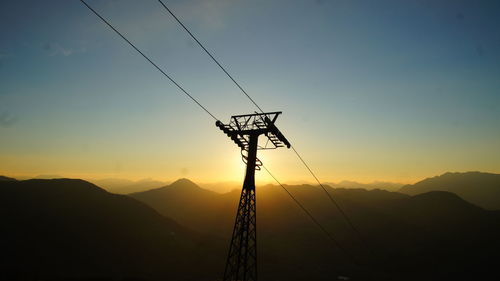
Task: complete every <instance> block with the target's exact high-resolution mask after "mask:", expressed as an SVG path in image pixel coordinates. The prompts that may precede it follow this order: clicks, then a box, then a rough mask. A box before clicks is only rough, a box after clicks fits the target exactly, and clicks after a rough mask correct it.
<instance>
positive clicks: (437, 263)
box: [0, 177, 500, 281]
mask: <svg viewBox="0 0 500 281" xmlns="http://www.w3.org/2000/svg"><path fill="white" fill-rule="evenodd" d="M458 178H460V177H458ZM285 188H287V190H288V191H290V192H291V193H292V194H293V195H294V196H295V198H297V199H298V200H299V201H300V202H302V204H303V205H304V207H305V208H307V210H308V211H309V212H310V213H311V214H313V215H314V217H315V218H316V219H317V221H318V222H320V223H321V224H322V226H323V227H324V228H325V230H326V231H328V232H329V233H330V235H333V237H334V239H335V240H336V241H337V243H339V244H340V245H341V246H342V248H343V249H344V250H345V252H344V251H342V250H341V249H339V248H338V247H337V246H336V245H335V243H333V241H332V240H331V239H329V238H328V237H327V236H326V235H325V234H324V233H323V232H322V231H321V230H320V229H319V228H318V227H317V226H316V225H314V224H313V223H311V221H310V219H309V218H308V217H307V216H306V215H305V214H304V213H303V212H302V211H301V210H300V209H299V208H297V206H296V204H295V203H294V202H293V201H292V200H291V199H290V198H289V197H288V195H287V193H286V192H284V191H283V190H282V188H281V187H280V186H274V185H265V186H258V187H257V198H258V199H257V232H258V267H259V280H264V281H266V280H293V281H295V280H297V281H298V280H335V279H337V278H338V276H346V277H348V278H349V280H410V281H413V280H415V281H416V280H465V279H469V280H470V279H473V280H498V279H499V278H500V275H499V274H498V273H496V272H495V270H494V269H495V268H496V267H497V266H498V265H500V257H499V256H498V254H497V253H498V252H499V250H500V241H499V240H498V239H497V237H498V236H499V235H500V212H499V211H489V210H485V209H483V208H481V207H478V206H476V205H474V204H471V203H469V202H467V201H465V200H463V199H462V198H461V197H459V196H457V195H456V194H454V193H450V192H447V191H431V192H425V193H421V194H418V195H408V194H403V193H398V192H389V191H385V190H380V189H374V190H365V189H346V188H332V187H329V186H327V187H326V188H327V191H328V192H329V193H330V195H331V196H332V198H334V200H335V202H336V203H337V204H338V205H339V206H340V207H341V208H342V209H343V211H344V212H345V213H346V214H348V217H349V219H350V220H351V222H352V223H353V225H355V227H356V230H357V232H356V231H354V230H353V229H352V228H350V226H349V225H348V224H347V223H346V221H345V220H344V217H343V216H342V214H341V213H340V212H339V210H338V209H336V208H335V207H334V205H333V204H332V202H331V201H330V200H329V198H328V197H327V196H326V194H325V191H324V190H322V189H321V188H319V187H318V186H311V185H286V186H285ZM238 199H239V191H238V190H233V191H231V192H227V193H223V194H221V193H216V192H213V191H210V190H206V189H204V188H201V187H200V186H198V185H197V184H195V183H193V182H191V181H190V180H188V179H181V180H178V181H175V182H173V183H172V184H170V185H166V186H163V187H160V188H154V189H151V190H147V191H143V192H137V193H132V194H130V195H128V196H125V195H117V194H112V193H109V192H107V191H105V190H103V189H101V188H100V187H98V186H96V185H94V184H91V183H89V182H86V181H83V180H74V179H53V180H42V179H36V180H22V181H15V180H13V179H6V180H1V181H0V200H1V202H0V214H1V215H0V219H1V221H2V224H0V225H1V229H0V241H1V243H2V250H3V251H2V253H1V254H0V256H1V257H2V258H1V263H0V269H1V271H0V272H1V273H0V276H1V277H3V279H4V280H193V281H194V280H200V281H201V280H220V277H221V275H222V272H223V270H224V264H225V258H226V254H227V250H228V249H227V246H228V243H229V238H230V235H231V232H232V227H233V223H234V216H235V212H236V206H237V202H238ZM342 278H344V277H342Z"/></svg>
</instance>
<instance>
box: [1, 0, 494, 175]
mask: <svg viewBox="0 0 500 281" xmlns="http://www.w3.org/2000/svg"><path fill="white" fill-rule="evenodd" d="M88 2H89V4H91V5H92V6H93V7H94V8H95V9H97V10H98V11H99V12H100V13H101V14H102V15H104V16H105V17H107V18H108V19H109V20H110V21H111V22H112V23H113V24H114V25H115V26H116V27H117V28H118V29H119V30H120V31H122V32H123V33H124V34H125V35H126V36H127V37H128V38H129V39H130V40H132V41H133V42H134V43H136V45H137V46H138V47H139V48H141V49H142V50H144V52H146V53H147V54H148V55H150V56H151V57H152V58H153V59H154V60H155V61H156V62H158V64H159V65H161V66H162V67H163V68H164V69H165V70H166V71H167V72H168V73H169V74H171V75H172V77H173V78H174V79H176V80H177V81H178V82H179V83H180V84H182V85H183V86H184V87H185V88H186V89H187V90H188V91H189V92H190V93H192V94H193V95H194V96H195V97H197V98H198V99H199V100H200V102H202V103H203V104H204V105H205V106H206V107H207V108H209V110H210V111H212V112H213V113H214V114H215V115H216V116H217V117H218V118H220V119H221V120H223V121H227V120H228V118H229V116H231V115H233V114H241V113H250V112H253V111H254V110H256V109H255V108H254V107H253V106H252V104H251V103H250V102H249V101H248V100H247V99H246V98H245V97H244V96H243V95H242V94H241V93H240V92H238V89H237V88H236V87H235V86H234V85H233V84H231V81H230V80H229V79H227V77H225V76H224V74H223V73H222V72H221V71H220V70H219V69H218V68H217V66H216V65H215V64H213V62H211V61H210V59H209V58H208V57H207V56H206V55H205V54H204V53H203V52H202V51H201V50H200V49H199V48H198V46H197V45H196V44H195V43H194V42H193V41H192V40H191V39H190V38H189V37H188V35H187V34H186V33H185V32H184V31H183V30H182V29H181V28H180V27H179V26H178V24H177V23H176V22H175V21H174V20H173V19H172V18H171V17H170V16H169V15H168V14H167V13H165V11H164V10H162V8H161V6H160V5H159V3H158V2H157V1H154V0H143V1H134V0H122V1H119V0H88ZM166 3H167V5H169V6H170V7H171V8H172V10H173V11H174V12H175V13H176V14H177V16H178V17H179V18H180V19H181V20H182V21H184V23H185V24H186V25H187V26H188V27H189V28H190V29H191V30H192V31H193V32H194V33H195V34H196V35H197V36H198V38H199V39H200V40H201V41H202V42H204V44H205V45H206V46H207V47H208V48H209V49H210V50H212V51H213V53H214V54H215V56H216V57H217V58H219V59H220V61H221V62H222V63H223V64H224V65H226V66H227V68H228V70H229V71H230V72H231V73H232V74H233V75H234V77H235V78H236V79H237V80H238V81H239V82H240V83H241V84H242V85H243V87H244V88H245V89H246V90H247V91H248V92H249V93H250V94H251V95H252V97H254V99H255V100H256V101H257V103H259V105H261V107H263V108H264V109H265V110H268V111H275V110H281V111H283V115H282V116H281V117H280V119H279V120H278V124H279V125H280V127H281V128H282V131H283V132H284V133H285V135H286V136H287V137H288V138H289V139H290V141H291V142H292V144H294V145H295V147H296V148H297V149H298V150H299V151H300V152H301V153H302V154H303V156H304V157H305V158H306V160H307V161H308V162H309V163H310V165H311V166H312V167H313V168H314V170H316V171H317V173H318V175H319V176H320V178H321V179H322V180H324V181H339V180H343V179H350V180H359V181H372V180H390V181H401V182H412V181H415V180H418V179H421V178H423V177H427V176H433V175H436V174H440V173H443V172H446V171H469V170H481V171H489V172H500V160H499V159H500V125H499V124H500V122H499V121H500V79H499V77H500V3H499V2H497V1H430V0H429V1H422V0H421V1H412V0H407V1H396V0H394V1H385V0H383V1H382V0H381V1H354V0H349V1H347V0H344V1H327V0H323V1H306V0H303V1H299V0H294V1H229V0H227V1H226V0H204V1H202V0H188V1H166ZM0 5H1V6H0V7H1V9H0V35H1V41H0V173H3V174H6V175H12V176H35V175H38V174H56V175H61V176H71V177H86V178H102V177H120V178H131V179H138V178H144V177H152V178H157V179H164V180H172V179H175V178H178V177H181V176H185V177H189V178H192V179H195V180H200V181H222V180H240V179H241V178H242V176H243V164H242V163H241V161H240V159H239V152H238V151H237V149H236V147H234V145H233V144H232V142H230V140H228V139H226V138H225V135H223V134H221V133H220V131H219V130H218V129H217V128H216V127H215V126H214V124H213V120H211V119H209V118H208V116H207V115H206V113H204V112H203V111H201V110H200V109H199V108H197V107H196V106H195V105H194V104H193V103H192V102H191V101H190V100H188V99H187V98H186V97H185V96H183V95H182V93H180V92H179V91H178V89H176V88H175V87H174V86H173V85H172V84H171V83H170V82H169V81H168V80H166V79H165V78H164V77H163V76H161V74H159V73H158V72H157V71H156V70H155V69H154V68H153V67H152V66H151V65H149V64H148V63H147V62H146V61H145V60H144V59H143V58H142V57H140V56H139V55H138V54H137V53H135V51H134V50H132V49H131V48H130V47H129V46H127V45H126V44H125V43H124V42H123V40H121V39H120V38H119V37H118V36H117V35H116V34H114V33H113V32H112V31H111V30H110V29H109V28H107V27H106V26H105V25H104V24H103V23H102V22H100V21H99V19H98V18H97V17H96V16H95V15H93V14H91V13H90V11H89V10H87V9H86V8H85V7H84V6H83V5H82V4H81V3H80V1H77V0H65V1H62V0H61V1H4V2H2V4H0ZM260 157H261V158H262V159H263V160H264V161H265V163H266V164H267V166H268V167H270V168H271V169H272V170H273V171H274V172H275V174H276V175H277V176H278V177H280V178H281V179H283V181H289V182H292V181H312V179H310V178H309V176H308V174H307V172H306V171H305V170H304V168H303V167H301V166H300V163H299V162H298V161H297V160H296V159H295V158H294V155H293V154H292V153H291V152H289V151H285V150H280V151H266V152H262V153H260ZM259 179H260V180H263V181H265V180H268V178H267V177H266V176H265V175H263V174H262V175H259Z"/></svg>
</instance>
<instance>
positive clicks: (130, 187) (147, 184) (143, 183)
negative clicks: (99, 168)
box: [88, 178, 167, 194]
mask: <svg viewBox="0 0 500 281" xmlns="http://www.w3.org/2000/svg"><path fill="white" fill-rule="evenodd" d="M88 181H89V182H92V183H93V184H96V185H98V186H100V187H102V188H104V189H105V190H107V191H109V192H111V193H116V194H129V193H133V192H139V191H145V190H149V189H153V188H158V187H161V186H165V185H166V184H167V183H166V182H163V181H157V180H152V179H142V180H138V181H132V180H127V179H115V178H107V179H92V180H88Z"/></svg>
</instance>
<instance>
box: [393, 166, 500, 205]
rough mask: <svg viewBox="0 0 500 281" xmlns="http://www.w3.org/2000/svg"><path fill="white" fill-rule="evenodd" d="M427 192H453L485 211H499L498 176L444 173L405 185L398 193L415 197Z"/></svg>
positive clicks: (478, 173)
mask: <svg viewBox="0 0 500 281" xmlns="http://www.w3.org/2000/svg"><path fill="white" fill-rule="evenodd" d="M429 191H449V192H453V193H455V194H457V195H458V196H460V197H462V198H463V199H465V200H467V201H469V202H471V203H473V204H476V205H478V206H481V207H483V208H485V209H490V210H500V174H490V173H481V172H467V173H445V174H443V175H440V176H436V177H433V178H427V179H425V180H423V181H420V182H418V183H416V184H412V185H405V186H403V187H402V188H401V189H400V191H399V192H402V193H405V194H409V195H416V194H421V193H425V192H429Z"/></svg>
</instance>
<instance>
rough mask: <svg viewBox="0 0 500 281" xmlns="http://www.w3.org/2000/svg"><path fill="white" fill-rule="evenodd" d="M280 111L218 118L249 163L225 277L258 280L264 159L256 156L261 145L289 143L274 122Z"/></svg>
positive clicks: (236, 280) (228, 280)
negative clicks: (259, 181)
mask: <svg viewBox="0 0 500 281" xmlns="http://www.w3.org/2000/svg"><path fill="white" fill-rule="evenodd" d="M280 114H281V112H269V113H262V114H261V113H255V114H247V115H236V116H232V117H231V121H230V123H229V124H223V123H222V122H220V121H217V122H216V125H217V127H219V128H220V129H221V130H222V131H223V132H224V133H225V134H226V135H227V136H228V137H230V138H231V139H232V140H233V141H234V142H235V143H236V145H237V146H238V147H240V148H241V155H242V159H243V162H244V163H246V173H245V180H244V182H243V188H242V190H241V196H240V201H239V203H238V210H237V212H236V219H235V222H234V228H233V234H232V237H231V242H230V244H229V254H228V256H227V261H226V268H225V270H224V278H223V280H224V281H256V280H257V216H256V214H257V213H256V194H255V170H260V167H261V166H262V162H261V161H260V160H259V159H258V158H257V150H258V149H276V148H278V147H284V146H287V147H288V148H290V143H289V142H288V140H287V139H286V138H285V137H284V136H283V134H281V132H280V131H279V130H278V128H276V126H275V125H274V123H275V121H276V119H277V118H278V115H280ZM260 135H265V136H266V137H267V141H266V144H265V146H259V145H258V140H259V136H260Z"/></svg>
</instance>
